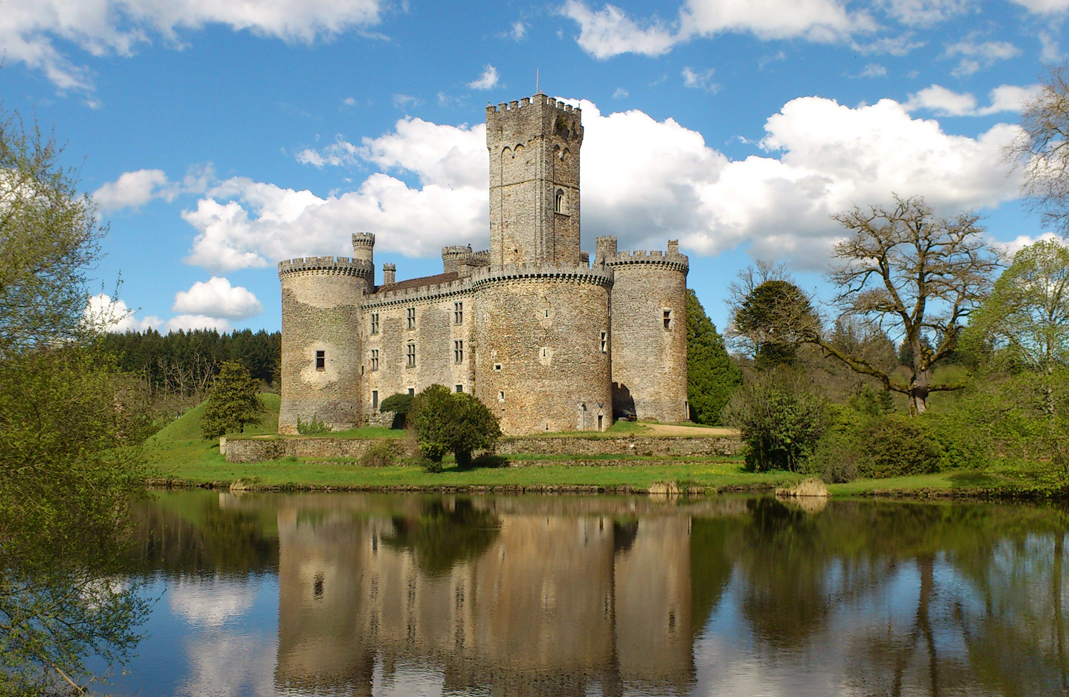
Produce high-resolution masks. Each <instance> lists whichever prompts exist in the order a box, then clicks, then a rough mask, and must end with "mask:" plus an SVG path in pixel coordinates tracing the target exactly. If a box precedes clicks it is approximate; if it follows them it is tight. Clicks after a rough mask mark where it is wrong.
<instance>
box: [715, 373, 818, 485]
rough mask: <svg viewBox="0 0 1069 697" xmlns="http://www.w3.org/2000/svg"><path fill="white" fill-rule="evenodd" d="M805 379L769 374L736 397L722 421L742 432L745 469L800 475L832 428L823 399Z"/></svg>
mask: <svg viewBox="0 0 1069 697" xmlns="http://www.w3.org/2000/svg"><path fill="white" fill-rule="evenodd" d="M803 379H804V378H800V377H798V376H794V375H781V374H779V373H777V372H770V373H765V374H760V375H757V376H756V377H755V378H754V379H753V380H752V381H751V382H750V383H749V384H746V385H744V386H743V387H742V388H740V389H739V390H738V391H736V392H735V394H734V395H733V396H732V398H731V401H729V402H728V405H727V406H726V407H725V408H724V413H723V415H722V417H721V418H722V420H723V422H724V423H726V424H728V425H729V426H733V427H735V428H737V429H739V431H740V434H741V436H742V440H743V442H744V443H745V444H746V446H747V451H746V466H747V468H748V469H750V470H752V471H755V472H762V471H765V470H771V469H784V470H790V471H792V472H797V471H799V470H800V469H801V466H802V463H803V462H805V460H806V458H807V457H809V455H810V454H811V453H812V452H813V449H814V448H815V447H816V445H817V442H818V441H819V440H820V437H821V436H822V435H823V434H824V431H825V429H826V428H827V426H828V424H829V421H830V419H829V414H828V409H827V406H826V404H825V402H824V399H823V398H821V397H819V396H817V395H815V394H812V393H811V392H808V391H806V390H805V389H804V388H803V387H802V382H803Z"/></svg>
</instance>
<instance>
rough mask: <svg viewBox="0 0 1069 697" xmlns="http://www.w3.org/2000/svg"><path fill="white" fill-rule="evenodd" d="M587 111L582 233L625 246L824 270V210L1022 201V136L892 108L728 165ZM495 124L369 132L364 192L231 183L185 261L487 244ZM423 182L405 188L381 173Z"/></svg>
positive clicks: (658, 131)
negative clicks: (746, 252) (675, 240)
mask: <svg viewBox="0 0 1069 697" xmlns="http://www.w3.org/2000/svg"><path fill="white" fill-rule="evenodd" d="M573 104H580V105H581V106H582V108H583V123H584V127H585V137H584V144H583V165H582V166H583V203H582V205H583V236H584V240H585V241H587V242H588V243H589V240H592V239H593V238H594V236H596V235H605V234H613V235H617V236H618V237H619V238H620V243H621V246H623V247H624V248H627V247H631V248H644V247H651V246H655V245H656V246H662V245H663V244H664V240H665V238H667V237H679V238H680V239H681V241H682V244H683V245H684V246H685V247H686V248H688V249H689V250H690V251H691V252H696V253H698V254H708V255H715V254H718V253H720V252H723V251H725V250H729V249H733V248H736V247H738V246H740V245H747V244H748V245H749V246H750V250H751V252H752V253H753V254H755V255H758V256H760V257H763V258H775V257H778V258H788V257H790V258H793V259H794V260H796V261H798V262H799V263H803V264H809V265H811V266H819V265H821V264H823V263H824V262H825V260H826V258H827V257H826V253H827V250H828V249H830V247H831V245H832V244H833V242H834V241H835V239H837V238H838V236H839V235H840V234H841V230H840V229H839V228H838V227H837V226H836V225H835V223H834V222H832V221H831V220H830V219H829V216H830V215H832V214H834V213H837V212H841V211H843V210H846V209H848V208H850V207H851V206H852V205H853V204H855V203H857V204H861V205H868V204H879V203H887V202H889V201H890V200H891V195H892V192H894V193H898V194H900V195H913V194H923V195H924V196H925V197H926V198H927V200H928V202H929V203H930V204H932V205H933V206H934V207H935V208H936V209H937V210H938V211H939V212H940V213H943V214H950V213H954V212H957V211H960V210H962V209H966V208H972V207H982V206H996V205H998V204H999V203H1000V202H1002V201H1006V200H1010V199H1013V198H1015V197H1016V196H1017V191H1018V186H1019V175H1016V174H1015V175H1012V176H1007V174H1006V173H1005V170H1004V168H1003V167H1002V164H1001V162H1002V160H1001V157H1002V156H1001V148H1002V147H1003V146H1004V145H1005V144H1006V143H1008V142H1009V141H1010V140H1011V139H1012V138H1013V137H1014V135H1015V134H1016V133H1017V132H1018V130H1017V127H1016V126H1010V125H1005V124H999V125H996V126H994V127H992V128H991V129H989V130H988V131H987V132H986V133H983V134H981V135H980V136H979V137H977V138H968V137H964V136H953V135H948V134H946V133H944V132H943V131H942V129H941V128H940V127H939V124H938V122H936V121H934V120H926V119H920V118H915V117H913V116H911V114H910V111H909V109H910V108H914V107H911V106H907V105H905V104H900V103H898V102H895V101H892V100H881V101H880V102H878V103H876V104H873V105H863V106H859V107H849V106H844V105H841V104H838V103H837V102H835V101H832V100H829V99H822V98H819V97H805V98H800V99H795V100H792V101H790V102H788V103H787V104H786V105H784V107H783V109H782V110H781V111H780V112H779V113H777V114H774V115H772V116H771V117H770V118H769V119H768V120H767V122H766V124H765V137H764V138H763V139H762V140H761V142H760V147H761V152H760V153H758V154H754V155H751V156H750V157H747V158H745V159H741V160H731V159H729V158H727V157H726V156H725V155H724V154H723V153H721V152H719V151H717V150H716V149H714V148H711V147H709V146H708V145H707V144H706V143H705V141H704V139H703V138H702V136H701V134H700V133H698V132H697V131H693V130H691V129H688V128H685V127H683V126H682V125H680V124H678V123H677V122H675V121H674V120H672V119H667V120H664V121H657V120H655V119H653V118H651V117H650V116H649V115H647V114H645V113H643V112H641V111H638V110H631V111H625V112H619V113H612V114H607V115H603V114H602V113H601V112H600V111H599V110H598V108H597V106H596V105H594V104H592V103H590V102H586V101H584V102H573ZM484 143H485V127H484V126H483V125H481V124H480V125H478V126H473V127H466V126H461V127H456V126H443V125H438V124H433V123H430V122H426V121H422V120H420V119H402V120H401V121H399V122H398V123H397V124H396V127H395V129H394V131H392V132H390V133H387V134H385V135H383V136H382V137H380V138H374V139H364V141H362V143H361V145H360V146H358V147H357V148H356V152H357V156H358V157H359V158H360V159H361V160H364V161H366V162H368V163H372V164H374V165H376V166H378V167H379V168H380V169H381V170H383V171H382V172H379V173H376V174H373V175H371V176H370V177H368V178H367V179H366V180H365V181H364V182H363V183H362V184H360V185H359V186H358V188H357V189H356V190H354V191H350V192H345V193H339V194H332V195H330V196H326V197H321V196H318V195H316V194H313V193H311V192H309V191H297V190H293V189H286V188H281V187H278V186H275V185H273V184H269V183H261V182H255V181H252V180H249V179H242V178H234V179H230V180H227V181H226V182H223V183H222V184H220V185H219V186H217V187H216V188H214V189H213V190H211V191H210V192H209V193H208V195H207V196H205V197H204V198H202V199H201V200H200V201H199V202H198V205H197V208H196V210H192V211H187V213H186V214H185V217H186V220H187V221H188V222H189V223H190V224H192V225H193V226H194V227H195V228H197V231H198V234H197V236H196V239H195V241H194V244H193V249H192V250H191V253H190V256H189V258H188V259H187V261H188V262H189V263H193V264H196V265H199V266H203V267H205V268H208V269H212V270H218V271H225V270H228V269H237V268H242V267H245V266H266V265H268V264H270V263H273V262H276V261H278V260H280V259H284V258H289V257H294V256H304V255H308V254H317V255H320V254H323V255H325V254H348V253H349V250H348V241H349V234H350V233H351V232H353V231H356V230H368V231H372V232H375V233H376V235H377V242H378V245H377V246H378V247H379V248H380V249H382V250H385V251H395V252H401V253H403V254H406V255H410V256H432V255H436V254H437V253H438V250H439V248H440V247H441V246H442V245H445V244H464V243H471V244H473V245H474V246H476V247H479V246H484V245H485V244H486V242H487V241H488V239H487V238H488V228H489V222H488V220H489V213H488V202H487V193H486V192H487V186H488V174H487V163H486V149H485V144H484ZM394 170H396V171H397V172H399V173H401V172H404V173H409V174H414V175H415V176H416V177H417V178H418V179H419V184H420V186H419V187H418V188H417V187H415V186H409V185H407V184H406V183H405V182H403V181H402V180H401V179H399V178H396V177H394V176H391V175H390V174H387V173H386V172H390V171H394Z"/></svg>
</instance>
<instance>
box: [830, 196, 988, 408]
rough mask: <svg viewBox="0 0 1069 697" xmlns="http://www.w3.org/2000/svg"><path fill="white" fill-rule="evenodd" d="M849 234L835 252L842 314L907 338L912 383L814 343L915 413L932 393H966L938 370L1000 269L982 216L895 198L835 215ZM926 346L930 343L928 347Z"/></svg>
mask: <svg viewBox="0 0 1069 697" xmlns="http://www.w3.org/2000/svg"><path fill="white" fill-rule="evenodd" d="M835 220H837V221H838V222H839V223H840V224H841V225H842V226H843V227H845V228H846V229H847V230H848V231H849V232H850V237H848V238H847V239H846V240H844V241H843V242H840V243H839V244H838V245H836V247H835V256H836V258H838V259H839V260H841V262H842V264H841V266H840V267H839V268H838V269H837V270H836V271H834V272H833V273H832V274H831V275H830V278H831V280H832V282H833V283H834V284H835V285H836V287H837V288H838V289H839V293H838V296H837V297H836V302H837V303H838V305H839V307H840V309H841V310H842V313H843V315H845V316H849V317H857V318H859V319H862V320H863V321H866V322H870V323H872V325H874V326H876V327H879V328H880V330H882V331H885V332H887V331H891V332H894V333H895V334H898V335H900V336H901V337H902V341H904V342H906V343H907V344H908V345H909V347H910V350H911V354H912V359H913V363H912V365H910V366H907V368H908V369H909V372H910V377H909V380H908V381H903V380H901V379H898V378H896V377H895V376H894V375H893V374H892V373H891V372H890V371H888V370H887V369H886V368H885V367H883V366H880V365H878V364H876V363H875V362H873V361H871V360H868V359H866V358H865V357H864V356H861V355H858V354H856V353H854V352H851V351H847V350H843V349H842V348H840V347H839V346H836V345H835V344H834V343H833V342H830V341H827V340H825V339H824V338H823V337H821V336H820V335H819V334H817V333H813V334H812V335H811V336H810V337H809V340H810V341H812V342H814V343H817V344H819V345H820V347H821V348H822V349H823V350H824V352H825V353H826V354H828V355H830V356H833V357H835V358H837V359H839V360H841V361H842V362H843V363H845V364H846V365H848V366H850V368H851V369H853V370H854V371H856V372H858V373H861V374H864V375H871V376H872V377H874V378H876V379H877V380H879V381H880V382H881V383H882V384H883V386H884V388H885V389H887V390H892V391H894V392H899V393H901V394H904V395H906V396H907V397H908V398H909V411H910V414H914V415H915V414H920V413H923V412H924V411H925V410H927V408H928V396H929V395H930V394H931V393H932V392H940V391H948V390H960V389H962V388H963V387H964V386H965V384H964V383H963V382H935V381H934V377H933V370H932V368H933V366H934V365H935V363H936V362H937V361H939V360H940V359H942V358H945V357H947V356H949V355H950V354H951V353H952V352H953V351H954V349H955V344H956V340H957V338H958V333H959V332H960V330H961V328H962V323H963V320H964V319H965V318H967V317H968V316H969V314H970V313H971V312H972V311H973V310H974V309H975V308H976V307H977V306H978V305H979V304H980V303H981V302H982V301H983V299H984V297H985V296H986V293H987V290H988V289H989V288H990V285H991V274H992V273H993V272H994V270H995V269H996V268H997V266H998V264H997V262H996V258H995V256H994V254H993V253H992V252H991V250H990V249H989V248H988V247H987V244H986V242H985V241H984V239H983V228H982V227H980V226H979V225H977V216H976V215H974V214H972V213H962V214H960V215H958V216H957V217H955V218H949V219H947V218H939V217H936V216H935V215H934V213H933V212H932V209H931V207H930V206H928V205H927V204H926V203H925V202H924V199H922V198H920V197H915V198H901V197H899V196H895V205H894V206H893V207H890V208H887V207H883V206H873V207H870V208H868V209H867V210H862V209H861V208H858V207H855V208H854V209H853V210H851V211H849V212H846V213H842V214H839V215H837V216H835ZM926 340H927V343H926Z"/></svg>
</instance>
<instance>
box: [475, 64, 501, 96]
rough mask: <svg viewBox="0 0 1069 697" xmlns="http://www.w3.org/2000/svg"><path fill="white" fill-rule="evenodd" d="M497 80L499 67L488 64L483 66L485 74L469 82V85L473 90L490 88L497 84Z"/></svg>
mask: <svg viewBox="0 0 1069 697" xmlns="http://www.w3.org/2000/svg"><path fill="white" fill-rule="evenodd" d="M497 80H498V75H497V68H495V67H494V66H492V65H487V66H486V67H485V68H483V74H482V75H480V76H479V77H478V78H477V79H475V80H472V81H471V82H469V83H468V87H469V88H471V89H473V90H489V89H493V88H494V87H496V86H497Z"/></svg>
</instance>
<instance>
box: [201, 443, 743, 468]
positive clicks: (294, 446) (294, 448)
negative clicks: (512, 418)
mask: <svg viewBox="0 0 1069 697" xmlns="http://www.w3.org/2000/svg"><path fill="white" fill-rule="evenodd" d="M383 443H385V444H388V446H389V447H390V449H391V450H392V452H393V453H394V454H396V455H401V454H402V453H403V451H404V448H405V444H404V440H403V439H400V438H330V437H315V438H274V439H259V438H241V439H234V438H231V439H229V440H227V441H226V445H225V452H224V453H223V454H224V455H225V456H226V461H227V462H264V461H266V460H274V459H277V458H280V457H287V456H292V457H338V458H353V459H358V458H360V457H361V456H363V455H364V453H366V452H367V451H368V450H370V449H371V448H373V447H375V446H376V445H379V444H383ZM741 448H742V443H741V442H740V441H739V440H738V439H737V438H705V437H699V438H686V437H659V438H658V437H652V436H635V437H620V438H508V439H505V440H502V441H500V442H499V443H498V445H497V451H496V452H497V454H498V455H504V456H508V455H519V454H528V455H579V456H584V455H586V456H593V455H619V456H634V455H638V456H645V457H658V458H664V459H672V458H679V457H723V456H725V455H737V454H739V452H740V451H741ZM221 449H222V448H221ZM565 462H567V463H568V464H576V465H582V464H598V465H602V466H606V465H613V464H625V463H622V462H621V463H618V462H607V461H605V460H600V461H591V462H579V461H562V463H561V464H564V463H565ZM513 464H517V465H519V464H532V465H534V464H546V461H534V462H530V463H527V462H515V463H513Z"/></svg>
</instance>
